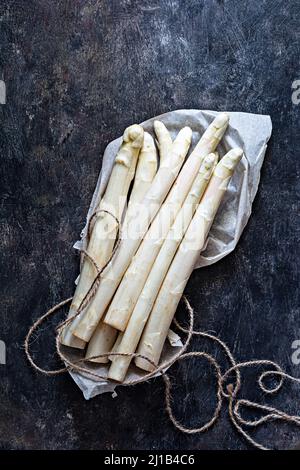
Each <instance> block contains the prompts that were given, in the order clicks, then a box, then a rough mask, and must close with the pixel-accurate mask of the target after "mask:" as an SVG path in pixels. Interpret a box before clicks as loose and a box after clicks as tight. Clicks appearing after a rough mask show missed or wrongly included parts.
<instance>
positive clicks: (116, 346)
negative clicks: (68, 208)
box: [108, 330, 124, 362]
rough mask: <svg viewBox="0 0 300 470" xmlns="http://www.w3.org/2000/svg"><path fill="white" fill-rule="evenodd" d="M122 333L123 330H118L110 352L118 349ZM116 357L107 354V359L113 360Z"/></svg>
mask: <svg viewBox="0 0 300 470" xmlns="http://www.w3.org/2000/svg"><path fill="white" fill-rule="evenodd" d="M115 331H118V330H115ZM123 335H124V333H123V331H118V336H117V339H116V341H115V342H114V344H113V347H112V348H111V352H112V353H115V352H117V351H118V349H119V346H120V344H121V341H122V338H123ZM117 357H118V356H114V355H111V356H109V358H108V359H109V360H110V361H111V362H113V361H115V360H116V358H117Z"/></svg>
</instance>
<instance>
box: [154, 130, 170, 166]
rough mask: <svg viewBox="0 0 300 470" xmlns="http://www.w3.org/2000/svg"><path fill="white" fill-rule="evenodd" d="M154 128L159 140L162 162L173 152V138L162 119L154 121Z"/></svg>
mask: <svg viewBox="0 0 300 470" xmlns="http://www.w3.org/2000/svg"><path fill="white" fill-rule="evenodd" d="M154 130H155V134H156V137H157V141H158V148H159V156H160V162H161V163H162V162H163V161H164V160H165V159H166V158H167V156H168V155H169V153H170V152H171V148H172V138H171V136H170V133H169V131H168V129H167V128H166V126H165V125H164V124H163V123H162V122H161V121H154Z"/></svg>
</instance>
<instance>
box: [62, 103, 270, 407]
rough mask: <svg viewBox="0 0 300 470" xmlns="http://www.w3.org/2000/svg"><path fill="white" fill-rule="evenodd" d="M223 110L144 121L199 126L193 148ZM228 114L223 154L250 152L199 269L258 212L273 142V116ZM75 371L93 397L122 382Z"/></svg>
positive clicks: (134, 373) (106, 161)
mask: <svg viewBox="0 0 300 470" xmlns="http://www.w3.org/2000/svg"><path fill="white" fill-rule="evenodd" d="M217 114H218V113H217V112H216V111H200V110H195V109H190V110H185V109H183V110H176V111H171V112H169V113H166V114H162V115H160V116H156V117H154V118H151V119H148V120H147V121H145V122H143V123H142V124H141V125H142V126H143V128H144V129H145V130H146V131H148V132H150V133H151V134H152V135H153V137H155V134H154V132H153V121H154V120H155V119H159V120H161V121H162V122H163V123H164V124H165V125H166V127H167V128H168V130H169V131H170V132H171V134H172V137H173V138H175V136H176V135H177V133H178V131H179V130H180V129H181V128H182V127H184V126H187V125H188V126H190V127H191V129H192V131H193V141H192V146H191V149H190V152H191V151H192V150H193V148H194V147H195V145H196V143H197V142H198V140H199V139H200V137H201V135H202V134H203V132H204V130H205V129H206V128H207V126H208V125H209V124H210V123H211V122H212V120H213V119H214V117H215V116H216V115H217ZM228 114H229V116H230V121H229V126H228V129H227V131H226V134H225V136H224V137H223V139H222V142H221V144H220V145H219V147H218V151H219V153H220V157H222V156H223V155H224V154H225V153H226V152H228V150H230V149H231V148H233V147H241V148H242V149H243V150H244V156H243V158H242V160H241V162H240V163H239V164H238V167H237V168H236V170H235V173H234V175H233V177H232V179H231V182H230V184H229V187H228V190H227V191H226V193H225V197H224V199H223V201H222V204H221V206H220V208H219V210H218V213H217V216H216V218H215V220H214V223H213V226H212V228H211V231H210V234H209V237H208V240H207V244H206V248H205V250H204V251H203V252H202V253H201V255H200V256H199V259H198V262H197V264H196V266H195V268H201V267H204V266H207V265H210V264H213V263H216V262H217V261H219V260H220V259H221V258H223V257H224V256H226V255H228V254H229V253H230V252H231V251H233V250H234V248H235V247H236V245H237V242H238V240H239V238H240V236H241V234H242V232H243V229H244V227H245V226H246V224H247V222H248V219H249V217H250V214H251V211H252V203H253V200H254V197H255V195H256V192H257V188H258V184H259V180H260V170H261V166H262V163H263V160H264V156H265V152H266V148H267V142H268V140H269V138H270V136H271V132H272V122H271V118H270V116H264V115H260V114H249V113H237V112H235V113H233V112H229V113H228ZM120 144H121V138H119V139H116V140H114V141H112V142H111V143H110V144H108V146H107V147H106V149H105V152H104V155H103V163H102V169H101V172H100V174H99V178H98V182H97V185H96V189H95V191H94V194H93V198H92V202H91V205H90V208H89V211H88V214H87V223H86V225H85V227H84V229H83V231H82V233H81V239H80V240H79V241H77V242H76V243H75V245H74V247H75V248H77V249H81V248H86V245H87V227H88V221H89V219H90V217H91V215H92V214H93V212H94V210H95V208H96V207H97V205H98V203H99V201H100V199H101V197H102V194H103V192H104V190H105V187H106V185H107V182H108V179H109V176H110V173H111V170H112V166H113V162H114V159H115V156H116V153H117V150H118V148H119V146H120ZM190 152H189V153H190ZM173 334H174V333H173ZM169 340H170V344H169V345H166V346H165V348H164V351H163V355H162V360H166V359H168V358H169V357H171V356H172V354H174V351H175V349H174V348H176V346H180V345H181V342H180V339H179V337H177V339H176V338H175V339H174V337H173V336H172V333H171V334H170V335H169ZM69 351H70V349H68V354H69V355H70V359H77V358H78V357H80V354H82V353H80V352H72V353H70V352H69ZM88 364H89V363H87V364H86V366H88ZM88 367H90V368H91V370H93V371H95V372H97V373H99V374H101V375H105V374H106V372H107V367H106V366H103V365H102V366H100V365H92V364H91V365H90V366H88ZM70 374H71V376H72V377H73V379H74V381H75V382H76V383H77V385H78V386H79V388H80V389H81V390H82V392H83V394H84V397H85V398H86V399H89V398H92V397H94V396H96V395H98V394H100V393H105V392H112V391H113V390H114V389H115V387H116V383H114V382H110V381H100V380H99V381H97V380H91V379H90V378H89V377H87V376H84V375H83V374H79V373H77V372H70ZM142 376H143V372H142V371H141V370H139V369H137V368H136V367H134V366H131V368H130V371H129V378H133V377H134V378H135V377H141V378H142ZM119 386H121V385H119Z"/></svg>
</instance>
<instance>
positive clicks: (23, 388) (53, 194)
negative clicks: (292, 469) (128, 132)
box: [0, 0, 300, 449]
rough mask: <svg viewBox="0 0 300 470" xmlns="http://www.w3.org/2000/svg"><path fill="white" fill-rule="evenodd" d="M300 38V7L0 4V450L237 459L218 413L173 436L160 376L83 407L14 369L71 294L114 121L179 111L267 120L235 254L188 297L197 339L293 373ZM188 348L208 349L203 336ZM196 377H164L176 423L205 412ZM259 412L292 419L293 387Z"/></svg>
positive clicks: (267, 438)
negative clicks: (295, 89) (202, 453)
mask: <svg viewBox="0 0 300 470" xmlns="http://www.w3.org/2000/svg"><path fill="white" fill-rule="evenodd" d="M299 25H300V5H299V1H284V0H283V1H279V0H275V1H266V0H251V1H233V0H228V1H227V0H223V1H222V0H219V1H217V0H206V1H204V0H201V1H199V0H198V1H197V0H194V1H193V0H191V1H184V0H183V1H179V0H165V1H158V0H154V1H147V0H144V1H141V0H140V1H130V0H122V1H115V0H102V1H101V0H98V1H97V0H91V1H87V0H86V1H84V0H74V1H71V0H59V1H55V2H53V1H50V0H39V1H38V0H31V1H27V0H24V1H20V0H19V1H9V0H2V1H1V5H0V48H1V50H0V78H3V79H4V80H5V82H6V85H7V104H6V105H4V106H3V105H2V106H0V114H1V124H0V126H1V136H0V137H1V140H0V145H1V185H0V188H1V193H2V199H1V216H2V221H1V255H2V256H1V258H2V273H1V274H2V276H1V320H0V327H1V329H0V339H2V340H4V341H5V342H6V344H7V365H6V366H3V365H0V374H1V379H0V390H1V398H0V439H1V444H0V447H1V448H3V449H36V448H41V449H76V448H81V449H102V448H106V449H182V448H186V449H195V448H197V449H219V448H232V449H243V448H246V447H247V446H246V444H245V442H244V441H243V440H242V439H241V438H240V437H239V436H238V435H237V434H236V432H235V431H234V430H233V429H232V427H231V425H230V423H229V421H228V417H227V413H226V412H225V411H223V414H222V418H221V420H220V421H219V422H218V423H217V425H216V426H215V427H214V428H213V429H212V430H211V431H210V432H208V433H206V434H204V435H194V436H185V435H183V434H181V433H179V432H178V431H176V430H175V429H174V428H173V426H172V425H171V424H170V422H169V421H168V419H167V417H166V415H165V413H164V411H163V385H162V382H161V380H159V379H157V380H152V381H151V383H149V384H143V385H138V386H136V387H134V388H126V389H120V390H119V396H118V398H116V399H112V398H111V396H110V395H105V396H101V397H97V398H95V399H93V400H91V401H90V402H85V401H84V399H83V397H82V395H81V392H80V391H79V389H78V388H77V387H76V385H75V384H74V383H73V382H72V380H71V378H70V377H69V376H68V375H64V376H59V377H56V378H46V377H44V376H41V375H39V374H36V373H35V372H33V371H32V370H31V369H30V368H29V366H28V363H27V362H26V360H25V358H24V351H23V347H22V343H23V340H24V337H25V334H26V332H27V330H28V328H29V326H30V324H31V323H32V322H33V320H35V319H36V318H37V317H38V316H39V315H40V314H41V313H42V312H44V311H45V310H46V309H47V308H49V307H50V306H51V305H53V303H55V302H57V301H59V300H60V299H62V298H64V297H66V296H69V295H71V293H72V292H73V282H74V279H75V277H76V275H77V272H78V256H77V255H76V253H75V252H74V251H73V250H72V244H73V242H74V241H75V240H76V239H77V238H78V235H79V233H80V230H81V228H82V226H83V224H84V221H85V214H86V211H87V208H88V206H89V202H90V198H91V195H92V192H93V190H94V186H95V183H96V179H97V175H98V172H99V170H100V168H101V155H102V153H103V150H104V148H105V146H106V145H107V143H108V142H109V141H110V140H112V139H114V138H115V137H117V136H119V135H121V133H122V131H123V129H124V128H125V127H126V126H127V125H129V124H131V123H133V122H141V121H143V120H145V119H147V118H149V117H151V116H154V115H157V114H160V113H163V112H166V111H169V110H172V109H176V108H202V109H215V110H231V111H247V112H253V113H263V114H270V115H271V118H272V121H273V126H274V129H273V136H272V139H271V141H270V145H269V149H268V152H267V155H266V159H265V163H264V166H263V171H262V179H261V185H260V188H259V192H258V195H257V197H256V200H255V203H254V207H253V215H252V217H251V220H250V222H249V224H248V226H247V228H246V230H245V232H244V234H243V236H242V238H241V240H240V242H239V245H238V247H237V249H236V250H235V252H234V253H233V254H231V255H230V256H228V257H227V258H226V259H224V260H223V261H221V262H219V263H218V264H217V265H214V266H212V267H209V268H205V269H203V270H198V271H196V272H194V274H193V276H192V278H191V280H190V282H189V284H188V287H187V294H188V297H189V299H190V300H191V302H192V304H193V306H194V307H195V309H196V311H197V313H198V314H197V327H198V328H202V329H205V330H212V331H215V332H216V333H217V334H218V335H219V336H220V337H221V338H222V339H224V340H225V341H226V342H228V344H229V345H230V346H231V348H232V351H233V352H234V354H235V356H236V358H237V359H238V360H245V359H249V358H269V359H273V360H275V361H278V362H279V363H280V364H281V365H282V366H283V367H284V368H286V369H287V371H288V372H290V373H292V374H295V375H298V376H299V375H300V366H295V365H293V364H292V361H291V354H292V349H291V344H292V341H294V340H295V339H300V328H299V285H298V284H299V268H298V259H299V249H298V247H299V245H298V242H299V219H298V218H297V203H298V199H297V198H298V195H297V193H299V163H298V162H299V112H300V105H299V106H298V107H297V106H296V105H293V104H292V101H291V93H292V91H291V84H292V82H293V80H295V79H297V78H298V79H299V78H300V67H299V54H300V47H299V44H300V42H299V40H300V26H299ZM297 168H298V173H297ZM298 207H299V206H298ZM61 318H62V317H61ZM54 323H55V322H54ZM54 323H53V325H54ZM53 325H51V324H48V325H47V326H44V327H43V334H42V337H41V339H40V340H38V341H36V342H35V343H34V344H33V349H34V351H36V352H37V353H38V356H37V357H38V358H39V360H40V362H41V363H42V364H43V365H49V366H55V365H57V362H56V360H55V357H54V350H53V346H52V345H53ZM194 347H195V348H203V347H204V348H206V349H207V350H208V351H210V352H212V353H214V354H215V353H216V352H217V351H216V350H215V347H214V346H212V345H211V344H206V343H204V342H203V340H200V339H199V340H195V341H194ZM217 357H219V358H220V354H217ZM223 365H225V364H224V363H223ZM209 372H211V371H209V369H208V367H207V365H206V364H204V363H201V362H197V363H196V362H193V363H192V362H189V363H185V364H183V363H182V364H180V365H179V366H175V367H174V368H173V369H172V375H173V377H174V379H175V378H176V387H175V392H176V398H177V399H178V401H179V406H178V407H176V409H177V413H178V415H179V416H181V417H182V418H183V419H184V421H185V423H186V424H190V425H195V424H197V423H201V422H204V419H207V418H208V417H209V416H210V414H211V412H212V410H213V406H214V398H213V397H214V395H213V393H214V381H213V380H212V379H211V375H210V374H209ZM245 375H246V377H245V380H246V384H247V386H245V387H244V388H243V394H244V395H245V396H247V398H249V399H262V398H263V397H262V396H261V394H260V393H258V392H256V385H255V379H256V377H257V374H256V373H254V372H253V371H252V372H250V371H247V372H246V374H245ZM267 402H268V403H269V404H271V405H278V406H280V407H282V408H284V409H285V410H287V411H288V412H290V413H297V412H298V413H299V390H297V387H296V385H290V384H287V385H286V386H285V387H284V390H283V391H282V393H281V394H280V395H279V396H278V397H273V398H268V399H267ZM224 410H225V408H224ZM254 435H255V436H256V437H257V439H258V440H260V441H261V442H264V443H266V444H267V443H268V444H270V445H272V446H275V447H277V448H283V447H290V446H293V445H295V444H296V442H297V440H300V434H299V428H298V429H297V428H296V427H293V426H290V427H287V426H286V425H280V424H279V423H273V424H268V425H266V426H264V427H263V428H261V429H260V430H259V431H257V432H254Z"/></svg>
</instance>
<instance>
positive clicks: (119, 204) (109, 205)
mask: <svg viewBox="0 0 300 470" xmlns="http://www.w3.org/2000/svg"><path fill="white" fill-rule="evenodd" d="M143 140H144V130H143V128H142V127H141V126H140V125H138V124H133V125H132V126H130V127H127V129H125V132H124V135H123V142H122V144H121V146H120V149H119V151H118V153H117V155H116V159H115V162H114V166H113V169H112V173H111V176H110V179H109V181H108V184H107V188H106V190H105V193H104V196H103V198H102V199H101V201H100V204H99V206H98V208H97V209H99V210H103V211H107V212H103V213H99V217H97V219H96V221H95V224H94V227H93V230H92V233H91V238H90V241H89V245H88V249H87V252H88V253H89V254H90V255H91V257H92V258H93V259H94V260H95V261H96V262H97V265H98V267H99V268H100V269H101V267H102V266H104V265H105V263H106V262H107V261H108V259H109V257H110V255H111V253H112V250H113V246H114V243H115V239H116V236H117V230H118V226H117V222H116V220H115V218H117V220H120V219H121V217H122V213H123V210H124V206H125V203H126V198H127V193H128V190H129V187H130V184H131V181H132V179H133V177H134V173H135V168H136V163H137V159H138V155H139V153H140V150H141V147H142V145H143ZM110 214H112V215H113V216H114V217H113V216H112V215H110ZM96 275H97V271H96V268H95V266H94V265H93V263H91V261H90V260H89V259H88V258H85V260H84V262H83V266H82V270H81V273H80V278H79V281H78V284H77V287H76V290H75V294H74V297H73V300H72V304H71V307H70V311H69V317H71V316H72V315H74V314H75V313H76V311H77V309H78V308H79V306H80V304H81V302H82V300H83V299H84V297H85V295H86V294H87V292H88V290H89V289H90V287H91V285H92V283H93V281H94V279H95V277H96ZM75 320H76V318H75ZM61 342H62V344H65V345H66V346H72V347H76V348H79V349H83V348H84V347H85V343H84V342H83V341H80V340H79V341H78V338H76V337H75V338H74V336H73V335H72V333H71V325H67V326H66V327H65V328H64V331H63V332H62V336H61Z"/></svg>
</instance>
